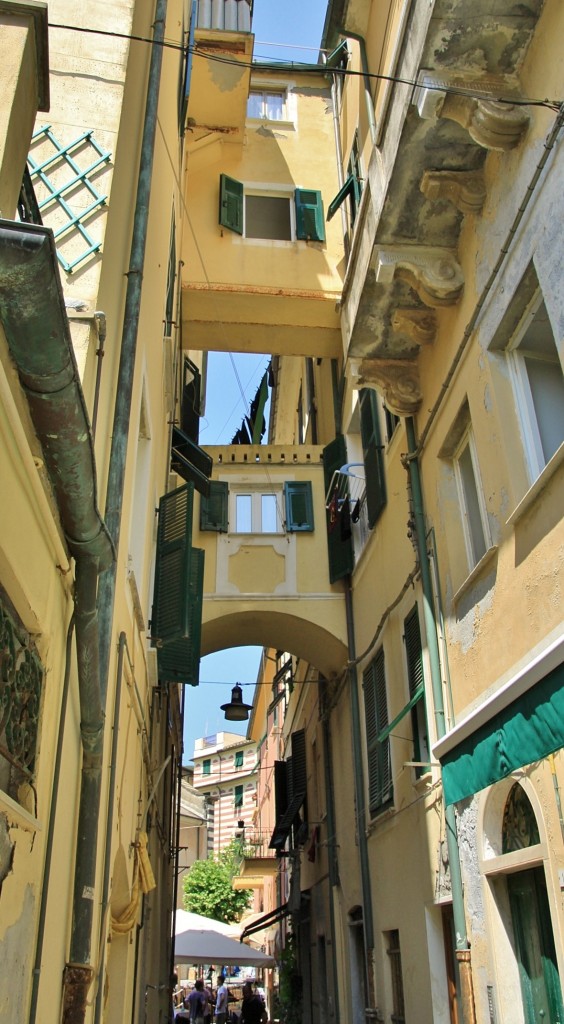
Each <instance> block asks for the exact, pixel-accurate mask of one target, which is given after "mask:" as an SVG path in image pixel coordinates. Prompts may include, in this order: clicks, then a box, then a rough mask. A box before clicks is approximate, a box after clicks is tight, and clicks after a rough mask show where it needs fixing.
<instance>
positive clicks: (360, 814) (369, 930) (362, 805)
mask: <svg viewBox="0 0 564 1024" xmlns="http://www.w3.org/2000/svg"><path fill="white" fill-rule="evenodd" d="M345 608H346V613H347V642H348V648H349V652H348V653H349V665H348V674H349V690H350V699H351V725H352V750H353V767H354V796H355V805H356V832H357V837H358V854H359V859H360V881H361V888H362V920H363V927H364V940H365V946H366V985H367V988H366V992H367V996H368V1000H369V1004H370V1003H374V1002H375V999H374V995H375V993H374V979H373V974H372V970H371V969H369V964H371V963H372V951H373V949H374V919H373V916H372V892H371V888H370V864H369V861H368V843H367V838H366V800H365V796H364V770H363V766H362V755H361V751H360V737H361V735H362V733H361V728H360V707H359V700H358V672H357V669H356V665H355V664H354V661H355V658H356V640H355V631H354V612H353V600H352V586H351V580H350V577H348V579H347V580H345Z"/></svg>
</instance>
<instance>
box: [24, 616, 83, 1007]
mask: <svg viewBox="0 0 564 1024" xmlns="http://www.w3.org/2000/svg"><path fill="white" fill-rule="evenodd" d="M73 633H74V614H73V615H72V617H71V620H70V622H69V628H68V630H67V644H66V651H65V675H64V680H63V693H62V696H61V708H60V712H59V728H58V730H57V749H56V752H55V770H54V772H53V782H52V793H53V796H52V798H51V807H50V808H49V824H48V826H47V837H46V840H45V863H44V865H43V878H42V881H41V900H40V904H39V921H38V925H37V940H36V943H35V962H34V965H33V977H32V981H31V1004H30V1008H29V1024H35V1019H36V1016H37V1009H38V1005H39V1004H38V993H39V981H40V977H41V964H42V959H43V942H44V940H45V922H46V919H47V900H48V897H49V881H50V878H51V859H52V856H53V838H54V835H55V823H56V820H57V803H58V799H59V780H60V777H61V760H62V756H63V740H64V735H65V722H66V717H67V703H68V696H69V685H70V669H71V652H72V637H73Z"/></svg>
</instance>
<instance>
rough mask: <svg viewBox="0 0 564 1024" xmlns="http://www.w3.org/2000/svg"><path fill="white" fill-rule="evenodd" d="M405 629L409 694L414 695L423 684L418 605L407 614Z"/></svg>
mask: <svg viewBox="0 0 564 1024" xmlns="http://www.w3.org/2000/svg"><path fill="white" fill-rule="evenodd" d="M403 629H404V639H405V654H406V660H407V679H408V683H409V696H410V697H413V694H414V693H415V691H416V690H417V689H418V687H420V686H422V685H423V649H422V644H421V630H420V628H419V615H418V614H417V606H416V607H415V608H414V609H413V611H412V612H410V614H409V615H408V616H407V618H406V620H405V622H404V624H403Z"/></svg>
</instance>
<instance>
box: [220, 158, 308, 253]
mask: <svg viewBox="0 0 564 1024" xmlns="http://www.w3.org/2000/svg"><path fill="white" fill-rule="evenodd" d="M219 223H220V225H221V226H222V227H224V228H227V229H228V230H229V231H233V232H235V234H238V235H241V236H242V237H243V238H256V239H270V240H272V241H286V242H291V241H294V240H295V239H301V240H304V241H313V242H324V241H325V224H324V215H323V200H322V198H321V192H320V191H319V190H317V189H304V188H296V189H286V188H281V187H280V188H276V186H275V185H273V187H272V189H271V190H269V191H267V190H265V189H258V188H251V187H250V186H249V187H246V186H245V185H244V184H243V182H241V181H237V180H236V179H235V178H230V177H229V176H228V175H227V174H221V175H220V184H219Z"/></svg>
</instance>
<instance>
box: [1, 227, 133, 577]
mask: <svg viewBox="0 0 564 1024" xmlns="http://www.w3.org/2000/svg"><path fill="white" fill-rule="evenodd" d="M56 267H57V255H56V250H55V242H54V239H53V234H52V232H51V231H50V230H49V229H48V228H44V227H39V226H38V225H35V224H20V223H18V222H16V221H9V220H0V319H1V320H2V322H3V325H4V330H5V333H6V339H7V341H8V345H9V348H10V352H11V355H12V358H13V360H14V362H15V364H16V367H17V369H18V373H19V377H20V381H21V385H22V388H23V390H24V392H25V394H26V397H27V400H28V404H29V409H30V413H31V418H32V420H33V425H34V427H35V430H36V431H37V435H38V437H39V440H40V441H41V445H42V448H43V456H44V460H45V467H46V469H47V472H48V474H49V477H50V480H51V483H52V486H53V492H54V495H55V500H56V502H57V506H58V508H59V510H60V513H61V522H62V526H63V530H64V534H65V538H66V541H67V544H68V546H69V549H70V551H71V553H72V555H73V556H74V558H76V559H78V558H80V556H81V555H83V554H84V555H89V556H90V557H91V558H95V559H97V561H98V563H99V571H102V569H107V568H108V567H109V566H110V565H111V564H112V562H113V560H114V549H113V545H112V542H111V540H110V535H109V533H108V531H107V529H106V526H105V524H104V521H103V519H102V517H101V515H100V512H99V511H98V507H97V503H96V469H95V463H94V447H93V443H92V434H91V431H90V423H89V419H88V413H87V410H86V403H85V401H84V395H83V393H82V388H81V385H80V380H79V376H78V369H77V366H76V361H75V358H74V350H73V347H72V340H71V336H70V329H69V323H68V319H67V314H66V310H65V303H64V298H63V290H62V288H61V282H60V279H59V274H58V271H57V270H56Z"/></svg>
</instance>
